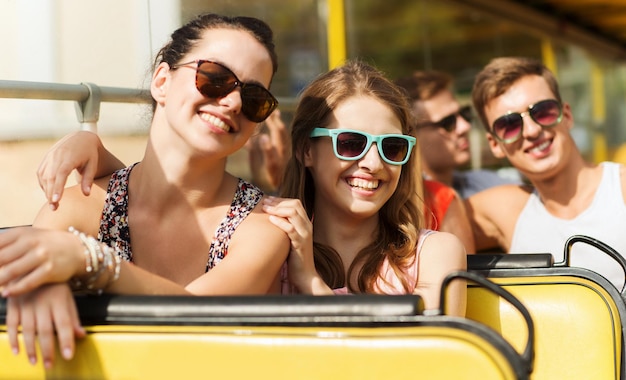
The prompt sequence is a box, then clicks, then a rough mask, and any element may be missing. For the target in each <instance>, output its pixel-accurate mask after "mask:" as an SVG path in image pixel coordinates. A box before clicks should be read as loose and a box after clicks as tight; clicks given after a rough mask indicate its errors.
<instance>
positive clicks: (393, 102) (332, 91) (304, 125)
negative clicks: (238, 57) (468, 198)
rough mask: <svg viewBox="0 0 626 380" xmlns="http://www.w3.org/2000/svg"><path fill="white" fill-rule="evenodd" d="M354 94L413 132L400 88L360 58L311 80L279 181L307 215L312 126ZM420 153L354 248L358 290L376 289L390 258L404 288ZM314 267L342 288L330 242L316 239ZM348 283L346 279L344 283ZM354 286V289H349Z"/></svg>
mask: <svg viewBox="0 0 626 380" xmlns="http://www.w3.org/2000/svg"><path fill="white" fill-rule="evenodd" d="M355 96H369V97H372V98H374V99H377V100H379V101H381V102H382V103H384V104H386V105H387V106H388V107H389V108H390V109H391V110H392V111H393V113H394V114H395V115H396V117H397V118H398V120H399V121H400V124H401V125H402V133H404V134H412V126H411V123H410V119H411V116H410V109H409V104H408V99H407V98H406V95H405V94H404V91H403V90H402V89H400V88H399V87H398V86H396V85H394V84H393V83H392V82H391V81H390V80H388V79H387V78H386V77H385V76H384V75H383V74H382V73H381V72H380V71H378V70H377V69H375V68H374V67H372V66H370V65H368V64H366V63H363V62H359V61H349V62H348V63H346V64H345V65H343V66H341V67H338V68H336V69H333V70H331V71H329V72H327V73H325V74H322V75H321V76H319V77H318V78H316V79H315V80H314V81H313V82H311V83H310V84H309V85H308V86H307V88H306V89H305V90H304V92H303V93H302V95H301V99H300V101H299V103H298V107H297V108H296V111H295V114H294V120H293V123H292V128H291V138H292V155H291V158H290V160H289V162H288V164H287V168H286V171H285V178H284V180H283V187H282V192H281V194H282V196H285V197H289V198H296V199H300V201H301V202H302V204H303V205H304V207H305V209H306V212H307V214H308V215H309V217H311V216H312V213H313V210H314V199H315V183H314V182H313V177H312V176H311V174H310V172H309V170H308V169H307V168H306V167H305V166H304V154H305V152H306V151H307V149H308V147H309V144H310V139H311V138H310V137H309V136H310V134H311V131H312V130H313V128H324V127H326V126H327V124H328V123H329V118H330V116H331V113H332V111H333V110H334V109H336V108H337V107H338V106H339V105H340V104H341V103H342V102H344V101H345V100H347V99H350V98H352V97H355ZM418 157H419V152H417V151H413V153H412V154H411V158H410V159H409V161H408V162H407V163H406V164H405V165H404V166H403V167H402V172H401V174H400V179H399V181H398V186H397V188H396V191H395V192H394V193H393V195H392V196H391V198H390V199H389V200H388V201H387V202H386V203H385V205H383V207H382V208H381V209H380V210H379V215H380V218H379V225H378V232H377V236H375V237H374V241H373V242H372V243H371V244H370V245H368V246H367V247H365V248H364V249H363V250H361V252H359V253H358V255H357V256H356V258H355V259H354V261H353V263H352V265H351V266H350V268H349V270H348V278H350V274H351V273H352V271H353V269H354V268H355V267H356V266H355V264H358V263H361V264H362V266H361V269H360V272H359V274H358V291H359V292H374V291H375V288H374V286H375V282H376V280H377V279H378V278H379V277H380V274H379V269H380V267H381V265H382V263H383V261H384V259H385V258H386V259H388V261H389V264H390V266H391V268H393V270H394V271H395V272H396V274H397V275H398V278H400V279H401V281H402V282H403V285H404V287H405V289H408V288H409V287H408V283H407V282H406V281H405V279H404V276H403V275H402V273H403V271H402V269H404V268H406V267H407V266H408V265H410V264H411V263H413V260H415V252H416V247H417V239H418V237H419V228H420V225H421V215H422V210H421V206H420V205H421V202H420V200H419V197H418V194H419V193H418V191H419V189H421V187H419V186H420V185H421V177H420V174H419V173H421V171H420V170H418V168H417V167H416V165H418V163H419V161H418V159H419V158H418ZM313 250H314V256H315V268H316V269H317V271H318V273H319V274H320V276H321V277H322V278H323V279H324V281H325V282H326V283H327V284H328V285H329V286H330V287H332V288H337V287H343V286H344V285H343V284H344V283H345V279H346V276H345V272H344V269H343V263H342V261H341V258H340V257H339V254H338V253H337V252H336V251H335V250H334V249H333V248H332V247H328V246H323V245H321V244H318V243H315V244H314V249H313ZM348 286H349V287H350V284H348ZM350 290H351V291H353V292H354V291H355V289H350Z"/></svg>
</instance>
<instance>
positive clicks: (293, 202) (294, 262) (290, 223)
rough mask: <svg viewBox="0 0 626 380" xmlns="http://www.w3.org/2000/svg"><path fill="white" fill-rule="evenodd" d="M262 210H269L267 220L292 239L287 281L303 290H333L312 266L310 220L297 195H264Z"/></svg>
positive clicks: (327, 291)
mask: <svg viewBox="0 0 626 380" xmlns="http://www.w3.org/2000/svg"><path fill="white" fill-rule="evenodd" d="M263 211H265V212H266V213H268V214H270V221H271V222H272V223H274V225H276V226H277V227H278V228H280V229H282V230H283V231H285V233H287V236H289V239H290V240H291V250H290V252H289V257H288V260H287V261H288V265H289V281H290V282H291V283H292V284H293V285H295V286H296V287H297V288H298V290H299V291H300V292H302V293H305V294H333V292H332V290H331V289H330V288H329V287H328V286H327V285H326V284H325V283H324V281H323V280H322V279H321V278H320V276H319V275H318V274H317V271H316V270H315V261H314V259H313V224H312V223H311V221H310V220H309V218H308V217H307V214H306V211H305V210H304V207H303V206H302V203H300V201H299V200H297V199H286V198H277V197H266V198H265V199H264V200H263Z"/></svg>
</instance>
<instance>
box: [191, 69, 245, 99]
mask: <svg viewBox="0 0 626 380" xmlns="http://www.w3.org/2000/svg"><path fill="white" fill-rule="evenodd" d="M236 86H237V78H236V77H235V75H234V74H233V73H231V72H230V71H228V70H227V69H226V68H225V67H222V66H220V65H218V64H215V63H212V62H202V63H201V64H200V65H199V66H198V69H197V71H196V88H197V89H198V91H200V93H201V94H202V95H204V96H206V97H207V98H219V97H222V96H226V95H228V94H229V93H230V92H231V91H232V90H234V89H235V87H236Z"/></svg>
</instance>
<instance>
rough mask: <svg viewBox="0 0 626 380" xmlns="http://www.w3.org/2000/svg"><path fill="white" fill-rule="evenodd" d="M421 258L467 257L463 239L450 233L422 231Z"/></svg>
mask: <svg viewBox="0 0 626 380" xmlns="http://www.w3.org/2000/svg"><path fill="white" fill-rule="evenodd" d="M420 241H421V256H422V257H423V256H424V255H438V256H439V257H441V256H442V255H445V256H450V257H452V256H457V257H458V256H465V255H466V253H465V246H464V245H463V242H462V241H461V239H459V238H458V237H457V236H456V235H454V234H452V233H450V232H442V231H432V230H422V231H420Z"/></svg>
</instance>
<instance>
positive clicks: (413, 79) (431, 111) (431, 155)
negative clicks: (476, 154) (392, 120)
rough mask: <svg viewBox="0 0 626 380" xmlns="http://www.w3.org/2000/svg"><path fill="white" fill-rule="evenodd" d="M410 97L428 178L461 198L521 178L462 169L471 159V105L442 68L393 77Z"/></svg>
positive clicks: (423, 165)
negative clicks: (457, 92) (464, 102)
mask: <svg viewBox="0 0 626 380" xmlns="http://www.w3.org/2000/svg"><path fill="white" fill-rule="evenodd" d="M396 84H398V85H399V86H400V87H402V88H404V89H405V90H406V92H407V94H408V96H409V98H410V99H411V102H412V104H411V106H412V110H413V115H414V116H415V119H416V123H417V138H418V141H419V144H420V150H421V153H422V157H423V160H422V169H423V170H424V175H425V177H426V178H427V179H431V180H434V181H439V182H441V183H443V184H445V185H447V186H450V187H452V188H454V190H456V191H457V193H458V194H459V195H460V196H461V198H467V197H469V196H471V195H473V194H475V193H477V192H479V191H481V190H484V189H487V188H490V187H492V186H497V185H502V184H506V183H521V180H520V179H509V178H504V177H501V176H499V175H498V174H496V172H494V171H492V170H485V169H477V170H464V168H466V167H467V165H468V164H469V162H470V160H471V153H470V138H469V133H470V130H471V128H472V109H471V106H470V105H461V104H460V103H459V101H458V100H457V99H456V97H455V95H454V90H453V83H452V77H451V76H450V75H448V74H447V73H444V72H441V71H434V70H433V71H415V72H413V73H412V74H411V75H409V76H405V77H401V78H398V79H397V80H396Z"/></svg>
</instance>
